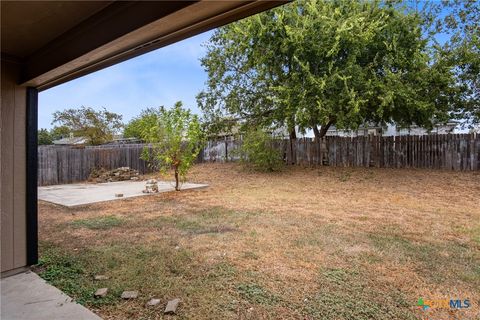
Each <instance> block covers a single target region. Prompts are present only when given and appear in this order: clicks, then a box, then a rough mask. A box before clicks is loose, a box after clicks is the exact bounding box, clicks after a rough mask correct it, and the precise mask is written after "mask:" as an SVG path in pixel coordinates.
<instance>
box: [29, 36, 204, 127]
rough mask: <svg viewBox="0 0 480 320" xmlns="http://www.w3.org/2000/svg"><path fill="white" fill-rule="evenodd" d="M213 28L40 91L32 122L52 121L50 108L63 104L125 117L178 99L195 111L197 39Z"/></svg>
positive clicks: (199, 85)
mask: <svg viewBox="0 0 480 320" xmlns="http://www.w3.org/2000/svg"><path fill="white" fill-rule="evenodd" d="M212 33H213V31H208V32H205V33H202V34H200V35H197V36H195V37H192V38H189V39H186V40H183V41H181V42H177V43H175V44H172V45H170V46H167V47H164V48H160V49H158V50H155V51H152V52H150V53H147V54H144V55H142V56H139V57H136V58H134V59H131V60H128V61H125V62H122V63H119V64H117V65H114V66H112V67H109V68H106V69H103V70H100V71H97V72H95V73H92V74H89V75H87V76H84V77H81V78H78V79H75V80H72V81H69V82H67V83H64V84H62V85H59V86H56V87H54V88H51V89H48V90H45V91H42V92H40V94H39V101H38V106H39V114H38V127H39V128H47V129H49V128H51V127H53V126H52V124H51V122H52V113H53V112H55V111H57V110H64V109H67V108H78V107H80V106H82V105H83V106H88V107H92V108H94V109H100V108H101V107H105V108H106V109H107V110H109V111H112V112H115V113H118V114H121V115H122V116H123V121H124V122H125V123H126V122H128V120H130V119H131V118H132V117H134V116H136V115H138V114H139V113H140V110H142V109H145V108H147V107H156V106H160V105H164V106H167V107H170V106H172V105H173V104H174V103H175V102H176V101H178V100H181V101H183V103H184V106H185V107H188V108H190V109H191V110H192V111H193V112H195V113H200V111H199V110H198V108H197V103H196V100H195V96H196V95H197V94H198V93H199V92H200V91H201V90H202V89H203V88H204V84H205V81H206V80H207V75H206V73H205V71H204V70H203V68H202V66H201V65H200V61H199V59H200V58H201V57H202V56H203V55H204V54H205V48H204V47H203V46H202V45H201V44H203V43H205V42H207V40H208V39H209V38H210V36H211V34H212Z"/></svg>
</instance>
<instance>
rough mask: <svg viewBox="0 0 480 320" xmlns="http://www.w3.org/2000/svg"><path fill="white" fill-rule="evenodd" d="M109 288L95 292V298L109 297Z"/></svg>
mask: <svg viewBox="0 0 480 320" xmlns="http://www.w3.org/2000/svg"><path fill="white" fill-rule="evenodd" d="M107 292H108V288H100V289H98V290H97V291H95V294H94V297H95V298H103V297H105V296H106V295H107Z"/></svg>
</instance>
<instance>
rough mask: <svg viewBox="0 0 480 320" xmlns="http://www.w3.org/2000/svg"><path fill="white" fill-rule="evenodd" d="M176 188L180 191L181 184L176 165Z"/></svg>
mask: <svg viewBox="0 0 480 320" xmlns="http://www.w3.org/2000/svg"><path fill="white" fill-rule="evenodd" d="M175 190H176V191H180V184H179V182H178V167H175Z"/></svg>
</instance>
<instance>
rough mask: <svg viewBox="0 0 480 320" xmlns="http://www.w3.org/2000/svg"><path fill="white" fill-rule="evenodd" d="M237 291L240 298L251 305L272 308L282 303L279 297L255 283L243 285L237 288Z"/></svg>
mask: <svg viewBox="0 0 480 320" xmlns="http://www.w3.org/2000/svg"><path fill="white" fill-rule="evenodd" d="M237 290H238V292H239V293H240V296H241V297H242V298H243V299H245V300H247V301H248V302H250V303H256V304H261V305H268V306H271V305H275V304H277V303H278V302H279V301H280V298H279V297H278V296H276V295H274V294H273V293H271V292H269V291H268V290H266V289H265V288H263V287H262V286H260V285H258V284H255V283H242V284H240V285H238V286H237Z"/></svg>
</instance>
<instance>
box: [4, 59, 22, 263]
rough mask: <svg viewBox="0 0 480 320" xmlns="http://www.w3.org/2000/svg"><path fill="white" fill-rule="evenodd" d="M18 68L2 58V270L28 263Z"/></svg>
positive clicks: (20, 89)
mask: <svg viewBox="0 0 480 320" xmlns="http://www.w3.org/2000/svg"><path fill="white" fill-rule="evenodd" d="M18 73H19V69H18V67H17V65H16V64H15V63H12V62H6V61H3V60H2V79H1V80H2V81H1V82H2V85H1V109H0V119H1V121H0V125H1V127H0V134H1V139H0V140H1V147H0V149H1V155H0V163H1V184H0V193H1V201H0V210H1V250H2V251H1V271H2V272H5V271H8V270H12V269H15V268H19V267H22V266H25V265H26V251H27V246H26V212H25V191H26V188H25V182H26V178H25V168H26V159H25V154H26V153H25V120H26V119H25V115H26V114H25V112H26V89H25V88H23V87H20V86H18V85H17V84H16V79H17V78H18V75H19V74H18Z"/></svg>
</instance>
